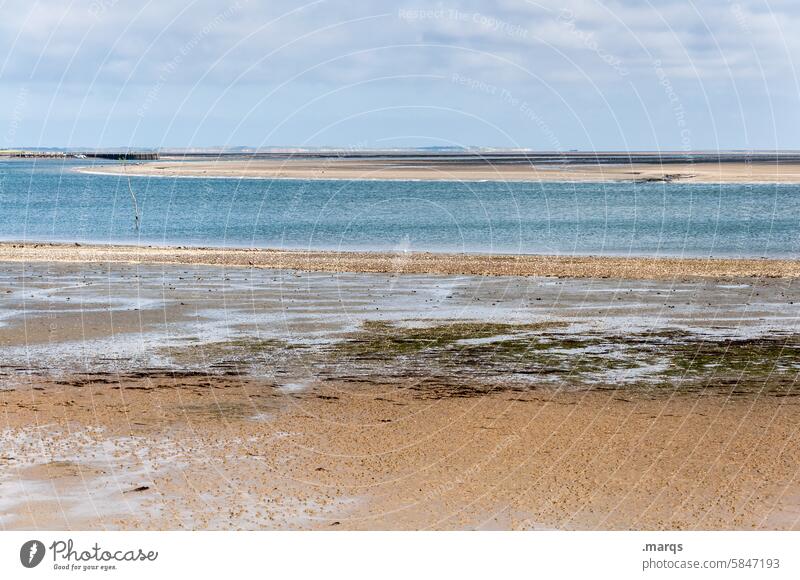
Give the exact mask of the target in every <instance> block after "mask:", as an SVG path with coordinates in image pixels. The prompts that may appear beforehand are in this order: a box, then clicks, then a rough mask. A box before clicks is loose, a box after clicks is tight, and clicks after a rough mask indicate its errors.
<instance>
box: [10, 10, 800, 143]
mask: <svg viewBox="0 0 800 580" xmlns="http://www.w3.org/2000/svg"><path fill="white" fill-rule="evenodd" d="M798 28H800V5H797V4H796V3H793V2H790V1H770V2H763V1H758V2H756V1H754V0H741V1H734V0H730V1H728V0H710V1H704V2H702V3H700V2H694V3H691V2H690V3H686V2H684V1H678V0H666V1H659V2H657V3H656V2H640V1H634V0H616V1H608V2H599V1H596V0H563V1H559V2H555V1H549V0H548V1H544V2H538V1H537V2H534V1H530V2H529V1H525V0H500V1H498V2H486V1H470V0H463V1H454V2H442V3H437V4H433V5H432V4H430V3H429V2H422V1H417V0H413V1H408V2H399V3H398V2H396V1H391V2H390V1H387V0H375V1H373V2H369V3H353V2H349V1H344V0H327V1H315V2H307V3H305V4H302V3H301V4H298V3H297V2H294V1H291V2H290V1H288V0H278V1H271V2H267V3H262V2H256V1H254V0H233V1H228V2H212V1H210V0H197V1H195V2H191V3H188V4H187V3H173V2H155V1H150V2H146V3H130V2H118V1H117V0H88V1H87V0H84V1H74V2H70V3H49V2H48V3H45V2H38V3H30V2H24V1H21V0H11V1H10V2H7V3H6V4H5V10H4V17H3V19H2V20H0V54H3V55H5V57H4V59H3V60H2V61H0V81H2V83H3V85H4V89H0V90H1V91H3V93H4V96H7V97H10V98H12V99H13V98H14V95H15V94H17V93H18V92H19V90H20V88H21V87H23V86H24V87H26V91H28V93H27V94H28V95H29V97H28V98H29V99H30V100H31V101H32V102H34V101H35V102H36V103H44V104H45V110H49V111H50V114H51V115H52V117H53V118H58V119H62V120H67V119H70V118H72V119H74V120H75V122H76V123H78V124H80V123H79V121H80V120H81V119H90V118H94V119H95V120H97V119H101V115H105V117H102V120H103V121H105V122H106V123H105V124H106V125H108V126H110V127H111V129H109V131H110V132H109V133H108V135H115V136H116V138H118V139H123V138H124V137H125V135H126V134H127V135H128V136H130V135H131V134H134V133H135V134H136V135H143V134H145V133H146V134H148V135H151V136H152V135H155V134H156V132H157V129H158V124H159V123H160V124H161V126H162V127H163V119H164V118H168V119H172V118H173V117H174V116H175V115H177V114H181V115H194V116H196V118H195V121H197V122H203V119H204V118H206V119H207V118H209V117H210V116H213V117H215V118H217V119H219V118H222V117H225V118H227V117H228V116H229V112H221V111H211V110H209V109H208V107H212V108H213V107H214V103H215V102H225V103H229V102H230V101H231V100H232V99H235V100H237V102H239V103H240V107H239V111H237V112H240V113H241V112H242V111H245V112H247V111H251V110H252V111H254V114H255V111H259V114H262V115H265V116H264V117H263V119H264V120H265V121H266V120H267V119H269V120H270V121H272V118H271V116H270V114H269V113H265V112H264V111H269V110H270V109H271V110H276V111H277V110H280V111H287V110H291V107H292V106H293V105H294V106H298V107H299V106H302V105H303V103H304V102H308V100H309V99H318V100H320V101H321V103H320V106H319V107H317V108H315V109H313V110H311V109H310V110H309V111H308V112H307V113H306V114H305V117H304V119H305V122H306V125H307V128H308V131H307V132H311V126H312V125H313V124H321V123H330V122H332V121H335V120H336V119H337V114H338V113H337V112H338V110H341V109H344V108H348V105H347V103H344V102H343V101H341V99H344V98H349V99H351V101H352V99H354V98H355V100H356V101H357V102H359V103H361V104H362V105H363V106H365V107H370V108H379V107H380V101H381V99H384V100H386V99H387V98H388V96H389V93H390V92H392V91H394V93H392V96H393V98H392V100H396V99H397V98H400V100H401V101H402V100H403V99H406V100H407V101H408V102H414V103H416V102H418V101H419V100H420V98H422V97H424V96H425V95H429V97H430V99H437V100H436V101H434V100H431V101H430V102H429V103H428V104H429V105H431V106H448V107H451V106H455V107H459V106H461V105H462V104H463V105H465V106H466V105H471V106H485V105H486V103H490V102H491V100H490V99H489V100H487V99H486V98H485V97H487V95H480V97H481V98H477V96H478V95H475V94H474V91H472V90H471V89H469V88H465V87H464V86H463V85H462V86H459V85H458V84H457V83H452V82H451V81H450V80H449V79H451V78H452V76H453V75H454V74H458V75H461V76H462V77H466V78H474V79H477V80H479V81H481V82H483V83H487V84H490V85H493V86H497V87H502V88H504V89H506V90H507V91H508V92H510V93H513V94H515V95H520V98H524V99H528V100H532V101H535V102H538V103H550V104H551V105H552V106H558V107H562V106H566V107H567V109H569V108H570V106H572V107H573V108H575V107H582V108H583V110H584V111H589V110H591V111H593V112H594V114H595V115H599V114H603V115H605V114H606V113H607V112H608V111H611V112H613V113H614V115H617V116H625V115H626V114H627V113H628V112H629V111H627V110H626V108H627V107H629V106H630V103H631V102H637V101H638V102H640V103H641V105H640V106H641V107H643V108H644V109H645V110H646V111H647V112H649V113H652V115H653V117H652V119H651V120H650V122H651V123H656V124H659V123H661V124H666V125H671V124H674V123H673V121H674V119H672V118H671V117H672V115H671V113H669V110H670V103H669V102H668V100H669V99H668V96H667V95H666V94H665V91H664V89H663V78H660V77H659V75H662V76H666V77H667V78H668V79H669V82H670V83H671V87H672V90H673V92H674V93H675V94H678V95H679V98H680V99H681V101H682V105H683V106H684V107H685V108H687V109H689V110H691V111H696V114H697V118H698V121H697V122H698V123H701V124H705V125H707V126H709V127H710V126H711V125H713V124H714V123H712V122H711V119H712V117H713V116H714V115H717V116H720V117H724V116H725V115H729V114H730V111H724V110H722V109H720V108H718V107H719V106H721V105H717V101H719V102H720V103H721V102H725V103H726V106H729V105H730V102H729V100H728V96H730V95H734V97H736V96H740V97H741V103H738V104H737V111H736V112H737V114H740V115H743V116H744V117H745V119H744V120H742V122H741V123H740V126H741V127H740V129H741V131H740V135H739V137H738V139H737V143H736V145H742V144H743V143H744V142H745V141H747V139H748V137H747V136H746V134H748V135H750V134H752V132H747V131H745V130H744V128H745V126H746V125H747V124H748V123H752V121H750V120H749V116H750V115H751V113H749V112H748V110H750V109H751V108H752V109H753V110H758V111H759V114H763V108H761V107H760V105H759V106H752V107H751V105H752V103H750V102H749V100H750V99H753V101H754V102H755V99H756V95H759V94H761V95H764V94H766V95H769V96H768V97H767V98H768V99H772V98H773V97H774V100H769V102H768V105H770V107H771V111H772V114H773V115H778V116H782V115H792V114H793V113H792V112H791V110H794V109H796V104H797V103H793V104H792V102H791V98H792V95H795V97H796V93H797V87H798V84H797V72H796V69H795V66H796V63H795V62H794V55H796V54H800V37H798V36H797V35H796V34H794V31H796V30H797V29H798ZM387 78H394V79H396V82H395V83H394V84H393V83H391V82H383V81H381V80H380V79H387ZM415 79H416V80H415ZM350 85H360V86H361V87H362V89H361V90H360V91H354V90H351V89H349V88H348V87H349V86H350ZM377 86H380V87H383V88H382V89H376V88H375V87H377ZM381 91H383V92H381ZM723 92H724V93H726V95H727V96H726V97H725V98H722V97H721V96H720V95H721V93H723ZM356 94H357V95H358V96H357V97H354V95H356ZM325 95H331V96H327V97H324V98H321V96H325ZM333 95H339V98H338V99H339V100H337V98H335V97H334V96H333ZM369 99H373V100H374V102H370V101H369ZM587 100H588V101H590V102H589V103H588V104H587ZM265 103H269V104H270V105H271V108H270V107H266V108H265V106H264V104H265ZM479 103H483V104H482V105H479ZM559 103H560V104H559ZM787 103H788V104H787ZM745 104H746V105H747V106H745ZM494 105H495V106H496V107H499V108H500V109H504V110H506V117H505V118H501V117H498V118H497V119H496V121H497V122H499V123H507V124H509V125H511V127H510V128H511V129H514V127H513V125H514V123H515V122H517V119H516V117H515V115H517V113H516V112H515V111H508V110H507V107H506V106H505V105H504V104H503V103H497V102H496V101H495V102H494ZM787 106H788V107H789V110H786V111H785V110H784V107H787ZM203 107H206V110H203ZM586 107H589V108H588V109H587V108H586ZM777 107H781V109H780V110H778V109H777ZM665 108H666V110H667V113H664V112H663V111H662V110H663V109H665ZM177 109H179V111H178V110H177ZM137 112H138V121H135V122H136V123H137V125H136V127H135V128H133V127H132V126H131V125H130V122H128V121H125V122H123V120H124V119H131V118H136V117H137ZM476 113H479V112H477V111H476ZM0 114H2V113H0ZM6 114H7V113H6ZM614 115H612V117H613V116H614ZM659 115H660V116H659ZM703 115H706V117H707V120H706V121H702V116H703ZM493 116H494V115H493ZM639 120H640V121H641V118H640V119H639ZM149 122H152V123H153V125H152V127H150V126H148V123H149ZM428 122H429V121H428ZM570 123H572V128H571V129H569V130H568V129H566V128H564V129H562V131H563V132H564V133H565V134H564V139H563V141H564V142H565V143H567V142H574V141H575V139H570V138H569V135H572V136H573V137H575V136H576V135H580V134H581V131H582V125H583V126H584V127H588V126H589V124H587V123H586V120H585V119H584V120H582V123H578V122H577V121H574V120H572V121H570V120H566V121H563V122H562V121H558V120H555V119H554V120H552V123H551V126H552V127H556V128H557V127H559V126H564V127H566V126H567V125H569V124H570ZM182 124H188V125H191V122H189V121H187V120H183V121H182ZM24 127H25V125H24V124H21V125H20V127H19V131H18V132H17V133H22V134H24V133H25V128H24ZM120 127H124V130H123V129H120ZM216 127H217V128H218V127H219V126H218V125H217V126H216ZM451 128H452V127H451ZM672 128H673V129H674V127H672ZM442 130H443V131H444V130H445V127H444V126H443V127H442ZM554 130H555V129H554ZM42 131H43V132H42ZM76 131H78V132H79V131H80V129H79V128H78V129H76ZM143 131H144V132H145V133H143ZM583 132H584V133H585V130H584V131H583ZM40 133H41V134H43V135H45V136H46V135H48V131H47V127H46V126H44V127H40ZM32 135H34V134H32ZM643 135H644V134H643V133H642V134H641V135H640V137H641V138H642V140H643V141H645V142H646V141H647V138H646V137H644V136H643ZM62 137H63V136H62ZM352 137H353V136H349V137H348V140H350V141H354V140H355V141H358V139H353V138H352ZM480 137H481V135H479V134H476V138H480ZM584 137H585V135H584ZM594 137H595V138H597V137H598V136H594ZM95 138H97V136H96V135H95ZM732 145H733V144H732ZM798 145H800V144H798Z"/></svg>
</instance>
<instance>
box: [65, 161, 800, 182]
mask: <svg viewBox="0 0 800 580" xmlns="http://www.w3.org/2000/svg"><path fill="white" fill-rule="evenodd" d="M80 170H81V171H86V172H92V173H104V174H124V173H127V174H128V175H143V176H163V177H222V178H266V179H270V178H272V179H275V178H282V179H348V180H349V179H352V180H359V179H395V180H403V179H409V180H450V181H486V180H488V181H580V182H604V181H644V182H649V181H671V182H687V183H800V163H797V162H781V163H776V162H774V161H773V162H766V161H759V162H750V163H748V162H724V163H713V162H698V163H669V164H659V163H655V162H654V163H631V164H615V165H612V164H592V165H588V164H587V165H579V164H575V165H572V164H568V165H552V164H543V165H531V164H508V165H506V164H498V165H491V164H487V163H465V162H460V163H452V164H448V163H446V162H441V163H435V164H432V163H413V162H409V161H402V160H381V159H366V160H365V159H326V160H309V159H249V160H242V159H224V158H223V159H220V160H212V161H206V160H203V161H197V160H192V161H170V160H162V161H157V162H152V163H149V162H148V163H140V164H136V165H130V164H128V165H127V167H124V166H122V165H103V166H96V167H86V168H82V169H80Z"/></svg>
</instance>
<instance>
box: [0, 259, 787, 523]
mask: <svg viewBox="0 0 800 580" xmlns="http://www.w3.org/2000/svg"><path fill="white" fill-rule="evenodd" d="M17 246H18V247H14V245H13V244H6V245H4V246H3V247H2V254H1V256H2V258H0V292H3V295H4V302H3V311H2V318H1V319H0V320H1V321H2V326H0V349H2V355H3V367H2V369H0V405H2V408H3V425H2V450H3V452H2V457H0V466H1V469H0V498H2V499H0V502H2V504H1V505H0V507H1V508H2V509H0V527H2V528H3V529H43V528H56V529H62V528H63V529H663V530H666V529H687V530H689V529H798V528H799V527H800V494H798V476H800V474H799V473H798V470H797V465H798V459H800V457H798V453H800V452H799V451H798V450H799V449H800V446H799V445H798V444H797V443H798V440H799V439H800V432H798V427H797V425H798V410H799V408H798V395H800V391H798V389H797V386H796V377H797V372H798V369H800V340H798V337H797V334H796V306H795V305H796V304H797V303H799V302H800V291H798V288H797V285H796V282H795V280H794V278H795V277H796V276H795V275H794V273H793V272H794V270H791V269H788V270H786V271H785V273H784V275H776V276H774V277H767V276H761V275H759V274H757V273H756V272H753V271H749V272H750V274H744V275H740V273H741V272H742V271H744V272H748V270H746V269H745V270H731V269H727V270H726V269H722V270H720V269H716V270H714V269H713V268H716V266H713V267H712V270H703V269H698V270H696V272H695V274H685V275H683V276H680V277H677V278H676V277H667V276H658V275H654V274H652V273H648V271H645V272H644V273H643V274H642V273H641V272H640V271H638V270H636V271H634V270H632V269H631V270H625V271H626V272H628V276H627V277H626V276H621V277H619V278H617V277H614V276H613V275H610V276H608V277H605V276H588V275H587V276H583V277H581V276H574V277H573V276H563V275H558V274H551V275H548V276H541V275H529V276H521V275H499V274H501V272H500V271H496V272H492V275H477V276H476V275H474V274H470V273H465V272H463V271H460V270H463V269H464V268H463V266H461V265H459V266H457V267H456V270H459V271H458V272H456V273H452V272H451V273H447V272H435V273H431V272H429V271H427V270H426V271H416V270H413V269H412V271H405V270H403V271H401V272H399V273H398V271H397V270H389V271H388V272H390V273H381V272H371V271H360V270H359V269H358V268H357V267H356V266H355V265H353V264H354V263H353V262H345V263H346V264H347V267H336V268H333V267H328V266H326V264H336V263H337V260H338V257H336V256H330V255H328V256H327V259H329V260H331V261H330V262H324V261H323V262H321V263H317V262H314V261H313V260H310V259H309V256H306V255H304V254H303V253H300V254H299V256H300V258H298V259H300V260H301V261H304V262H303V263H304V265H305V267H302V266H300V267H294V266H293V265H290V264H293V262H291V260H288V259H286V260H284V261H280V260H279V261H278V262H275V261H274V259H273V258H270V259H271V260H272V261H269V262H263V263H262V262H258V258H257V256H258V255H259V252H257V251H241V254H235V253H234V254H228V250H203V251H205V252H210V253H209V254H207V255H201V256H199V257H198V256H197V255H196V254H194V253H193V252H196V251H199V250H178V249H164V248H161V249H153V250H152V251H149V250H147V249H140V248H130V247H129V248H125V249H119V248H117V249H116V251H118V252H119V253H114V251H112V249H110V248H105V247H89V248H87V247H84V246H76V245H74V244H73V245H71V246H66V245H61V246H52V245H39V247H35V245H29V244H25V245H24V246H25V247H23V248H20V247H19V244H17ZM266 254H267V255H269V253H266ZM278 255H280V254H278ZM211 256H217V258H216V259H217V262H216V263H213V264H211V265H209V264H208V263H207V262H212V261H213V260H212V258H211ZM225 256H234V257H235V258H234V259H233V260H232V261H226V260H227V258H226V257H225ZM242 256H250V258H248V259H249V260H251V261H254V260H253V258H256V259H255V262H256V263H254V264H252V265H251V264H249V263H246V262H247V261H246V260H243V258H242ZM179 258H180V259H179ZM281 259H283V258H281ZM443 261H446V262H452V261H453V259H452V258H447V259H445V260H443ZM651 261H652V260H651ZM754 262H756V263H762V261H754ZM699 263H703V264H705V263H706V261H699ZM281 264H282V265H281ZM763 264H764V265H765V267H767V266H770V265H771V262H770V261H763ZM314 266H316V267H314ZM682 267H685V265H683V266H682ZM703 267H704V268H708V266H703ZM730 267H731V266H730V265H726V266H725V268H730ZM736 267H737V268H740V267H742V266H741V265H738V266H736ZM748 267H752V266H748ZM787 267H788V266H787ZM426 268H429V266H426ZM613 271H614V270H607V271H606V273H607V274H612V273H613ZM697 272H700V274H697ZM711 272H715V274H714V275H712V274H711ZM484 273H488V272H484ZM634 273H638V274H639V276H638V277H636V276H634ZM720 273H722V274H720ZM737 273H738V274H737ZM718 274H719V275H718Z"/></svg>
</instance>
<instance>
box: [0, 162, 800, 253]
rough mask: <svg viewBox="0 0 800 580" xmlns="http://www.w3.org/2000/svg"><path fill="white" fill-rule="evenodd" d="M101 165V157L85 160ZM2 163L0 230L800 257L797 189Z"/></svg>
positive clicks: (455, 248) (191, 240) (387, 246)
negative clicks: (119, 172) (311, 176)
mask: <svg viewBox="0 0 800 580" xmlns="http://www.w3.org/2000/svg"><path fill="white" fill-rule="evenodd" d="M88 163H91V162H88ZM79 165H84V166H85V165H87V161H86V160H83V161H60V160H35V161H34V160H10V161H8V160H6V161H0V238H2V239H4V240H24V241H48V240H58V241H77V242H99V243H108V242H133V243H141V244H153V245H155V244H176V245H207V246H243V247H274V248H320V249H361V250H413V251H420V250H429V251H446V252H471V253H491V252H502V253H550V254H623V255H626V254H630V255H660V256H667V255H671V256H680V255H686V256H764V257H800V186H796V185H700V184H666V183H651V184H632V183H606V184H585V183H584V184H571V183H490V182H467V183H458V182H420V181H390V182H388V181H384V182H382V181H303V180H269V179H264V180H252V179H243V180H238V179H172V178H145V177H133V178H131V186H132V188H133V190H134V192H135V193H136V196H137V198H138V203H139V208H140V212H141V227H140V229H139V231H138V232H137V231H136V230H135V229H134V218H133V215H134V214H133V207H132V203H131V198H130V194H129V191H128V184H127V180H126V179H125V178H124V177H119V176H102V175H89V174H83V173H77V172H75V171H73V170H72V169H73V168H74V167H76V166H79Z"/></svg>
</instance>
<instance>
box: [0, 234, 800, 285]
mask: <svg viewBox="0 0 800 580" xmlns="http://www.w3.org/2000/svg"><path fill="white" fill-rule="evenodd" d="M0 261H15V262H80V263H90V264H111V263H142V264H147V263H149V264H186V265H193V264H206V265H214V266H230V267H250V268H267V269H291V270H306V271H317V272H363V273H395V274H444V275H454V274H463V275H477V276H556V277H568V278H616V279H639V280H648V279H653V280H664V279H683V278H693V277H707V278H718V279H721V278H734V277H759V278H763V277H775V278H797V277H798V276H800V261H798V260H783V259H734V258H730V259H728V258H713V259H712V258H666V257H664V258H655V257H612V256H546V255H480V254H436V253H426V252H396V253H382V252H337V251H319V250H309V251H302V250H271V249H240V248H191V247H153V246H125V245H80V244H47V243H30V242H28V243H13V242H0Z"/></svg>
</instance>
